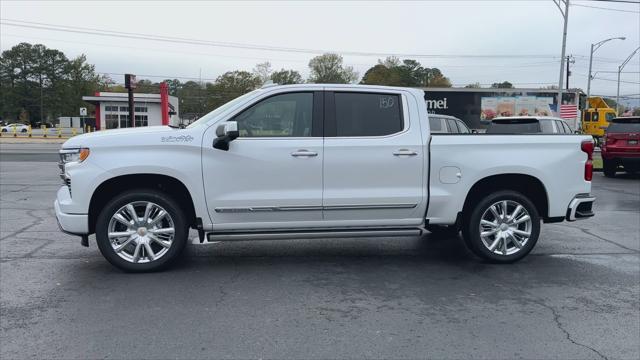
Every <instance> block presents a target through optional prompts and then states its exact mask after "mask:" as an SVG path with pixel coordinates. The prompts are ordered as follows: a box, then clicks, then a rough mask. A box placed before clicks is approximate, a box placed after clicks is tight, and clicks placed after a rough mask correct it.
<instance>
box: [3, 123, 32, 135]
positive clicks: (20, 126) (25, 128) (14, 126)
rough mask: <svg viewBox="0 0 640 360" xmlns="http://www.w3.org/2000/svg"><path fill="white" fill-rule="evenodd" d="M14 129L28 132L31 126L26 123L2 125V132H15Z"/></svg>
mask: <svg viewBox="0 0 640 360" xmlns="http://www.w3.org/2000/svg"><path fill="white" fill-rule="evenodd" d="M14 129H15V130H14ZM14 131H15V132H21V133H26V132H27V131H29V126H27V125H25V124H9V125H6V126H3V127H2V132H14Z"/></svg>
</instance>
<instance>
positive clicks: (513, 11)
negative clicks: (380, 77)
mask: <svg viewBox="0 0 640 360" xmlns="http://www.w3.org/2000/svg"><path fill="white" fill-rule="evenodd" d="M571 4H572V5H574V4H575V6H571V7H570V10H569V29H568V40H567V54H573V55H574V56H575V64H574V65H573V68H572V73H573V75H572V77H571V80H570V85H571V87H582V88H584V89H586V83H587V72H588V65H589V64H588V56H589V47H590V44H591V43H594V42H597V41H600V40H603V39H606V38H609V37H616V36H625V37H626V38H627V39H626V40H625V41H619V40H616V41H611V42H609V43H607V44H605V45H604V46H603V47H602V48H600V49H599V50H598V51H597V52H596V54H595V56H596V58H595V61H594V66H593V68H594V71H598V73H597V74H596V77H597V78H600V79H596V80H594V81H593V82H592V93H595V94H604V95H615V93H616V81H615V79H616V73H615V71H616V70H617V66H618V65H619V64H620V63H621V62H622V61H623V60H624V59H625V58H626V57H627V56H628V55H630V54H631V52H632V51H633V50H634V49H635V48H637V47H638V46H640V4H628V3H618V2H603V1H586V0H584V1H578V0H571ZM594 7H600V8H607V9H618V10H623V11H613V10H604V9H597V8H594ZM0 13H1V18H2V19H3V20H4V19H10V20H23V21H31V22H39V23H45V24H53V25H65V26H76V27H86V28H95V29H101V30H115V31H121V32H128V33H143V34H153V35H163V36H172V37H181V38H189V39H197V40H208V41H214V42H228V43H240V44H253V45H266V46H273V47H280V48H281V47H286V48H296V49H311V50H331V51H335V52H337V53H345V52H359V53H376V54H381V53H394V54H398V56H399V57H401V58H404V56H403V54H417V55H457V56H453V57H444V58H442V57H438V58H433V57H417V56H414V57H413V58H415V59H417V60H418V61H420V62H421V63H422V64H423V65H424V66H426V67H438V68H440V69H441V70H442V72H443V73H444V74H445V75H446V76H448V77H449V78H450V79H451V81H452V83H453V84H454V85H455V86H464V85H466V84H469V83H473V82H480V83H481V84H491V83H493V82H499V81H504V80H507V81H511V82H512V83H514V84H516V86H518V87H536V88H537V87H540V86H544V85H550V84H557V83H558V77H559V57H560V51H561V41H562V17H561V15H560V12H559V10H558V9H557V7H556V6H555V5H554V3H553V1H552V0H538V1H515V0H514V1H479V0H478V1H423V2H417V1H416V2H370V1H361V2H267V1H264V2H233V3H227V2H206V1H197V2H185V1H145V2H133V1H126V2H125V1H99V2H89V1H82V2H80V1H67V2H58V1H8V0H1V1H0ZM0 31H1V34H0V41H1V43H0V47H1V49H2V50H6V49H8V48H10V47H11V46H13V45H15V44H17V43H19V42H25V41H26V42H30V43H42V44H45V45H46V46H48V47H51V48H56V49H59V50H62V51H64V52H65V54H66V55H67V56H69V57H74V56H77V55H79V54H82V53H84V54H86V55H87V58H88V60H89V62H91V63H93V64H95V65H96V70H97V71H98V72H104V73H115V74H121V73H125V72H131V73H135V74H143V75H158V76H159V77H157V78H155V77H154V78H150V79H152V80H156V81H158V80H161V79H162V78H184V80H188V79H187V78H190V77H191V78H199V77H200V74H201V76H202V78H203V79H215V77H217V76H218V75H220V74H221V73H223V72H225V71H229V70H238V69H240V70H251V69H252V68H253V66H254V65H255V64H256V63H258V62H263V61H270V62H271V63H272V65H273V67H274V68H275V69H280V68H287V69H289V68H290V69H295V70H298V71H300V72H301V73H302V74H303V76H304V77H306V76H307V75H308V67H307V64H308V61H309V59H310V58H311V57H313V56H314V55H315V54H312V53H297V52H284V51H263V50H256V49H250V50H247V49H238V48H229V47H219V46H210V45H208V46H203V45H188V44H182V43H167V42H159V41H153V40H141V39H130V38H115V37H106V36H97V35H89V34H78V33H71V32H60V31H52V30H44V29H31V28H24V27H14V26H7V25H2V27H1V28H0ZM458 55H459V56H458ZM465 55H517V56H522V55H530V57H528V56H525V57H520V58H507V57H496V58H473V57H466V56H465ZM383 57H384V56H379V55H366V56H361V55H344V59H345V63H346V64H347V65H351V66H353V67H354V68H355V69H356V70H357V71H358V72H359V73H360V75H361V76H362V75H363V74H364V72H365V71H366V70H367V69H368V68H369V67H370V66H372V65H374V64H375V63H376V62H377V60H378V59H379V58H383ZM625 71H627V72H628V73H624V74H623V76H622V80H623V81H625V83H623V84H622V86H621V94H638V93H640V60H639V56H638V55H636V56H635V57H634V58H633V59H632V60H631V61H630V62H629V63H628V65H627V66H626V68H625ZM112 77H113V78H114V80H116V81H117V82H122V81H123V80H122V76H121V75H112Z"/></svg>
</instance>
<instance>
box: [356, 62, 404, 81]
mask: <svg viewBox="0 0 640 360" xmlns="http://www.w3.org/2000/svg"><path fill="white" fill-rule="evenodd" d="M360 83H361V84H368V85H387V86H403V85H404V84H403V82H402V78H401V76H400V73H399V72H398V71H397V70H396V69H395V68H389V67H387V66H385V65H384V64H378V65H375V66H373V67H371V68H369V70H367V71H366V72H365V73H364V76H363V77H362V81H360Z"/></svg>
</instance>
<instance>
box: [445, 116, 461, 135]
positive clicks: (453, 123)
mask: <svg viewBox="0 0 640 360" xmlns="http://www.w3.org/2000/svg"><path fill="white" fill-rule="evenodd" d="M447 124H449V132H450V133H453V134H457V133H459V132H460V130H459V129H458V125H456V121H455V120H453V119H447Z"/></svg>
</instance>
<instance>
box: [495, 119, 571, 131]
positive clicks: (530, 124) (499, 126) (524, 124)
mask: <svg viewBox="0 0 640 360" xmlns="http://www.w3.org/2000/svg"><path fill="white" fill-rule="evenodd" d="M486 133H487V134H573V133H574V132H573V131H571V128H570V127H569V125H567V123H566V122H565V121H564V120H562V119H560V118H555V117H548V116H522V117H497V118H495V119H493V120H491V125H489V127H488V128H487V132H486Z"/></svg>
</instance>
